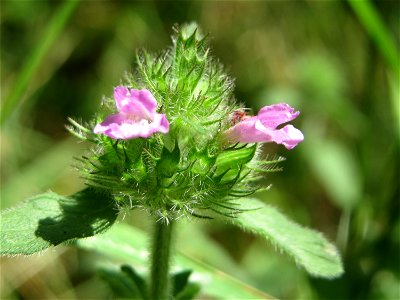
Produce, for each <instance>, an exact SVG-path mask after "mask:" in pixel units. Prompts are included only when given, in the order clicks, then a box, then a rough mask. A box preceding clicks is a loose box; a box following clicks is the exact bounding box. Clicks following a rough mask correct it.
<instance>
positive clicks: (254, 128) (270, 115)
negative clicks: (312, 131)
mask: <svg viewBox="0 0 400 300" xmlns="http://www.w3.org/2000/svg"><path fill="white" fill-rule="evenodd" d="M299 114H300V112H298V111H297V112H295V111H294V109H293V108H292V107H290V106H289V105H287V104H285V103H280V104H274V105H270V106H264V107H263V108H262V109H261V110H260V111H259V113H258V115H257V116H254V117H250V116H246V115H243V113H242V114H241V120H239V122H238V123H237V124H236V125H234V126H232V127H231V128H229V129H228V130H227V131H225V133H224V135H225V137H226V138H227V139H228V140H229V141H230V142H241V143H259V142H264V143H269V142H274V143H277V144H283V145H284V146H285V147H286V148H287V149H289V150H290V149H292V148H294V147H296V145H297V144H298V143H300V142H301V141H303V140H304V135H303V133H302V132H301V131H300V130H298V129H297V128H295V127H294V126H293V125H286V126H284V127H282V128H280V129H277V127H278V126H279V125H281V124H284V123H287V122H289V121H292V120H293V119H295V118H296V117H297V116H298V115H299ZM235 116H236V118H237V114H234V117H235Z"/></svg>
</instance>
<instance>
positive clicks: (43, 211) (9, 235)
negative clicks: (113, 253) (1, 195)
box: [0, 189, 117, 255]
mask: <svg viewBox="0 0 400 300" xmlns="http://www.w3.org/2000/svg"><path fill="white" fill-rule="evenodd" d="M116 217H117V212H116V211H115V210H114V208H113V203H112V201H111V199H110V197H109V196H108V195H105V194H99V193H96V192H94V190H92V189H85V190H83V191H81V192H78V193H76V194H73V195H71V196H60V195H57V194H55V193H53V192H48V193H44V194H40V195H37V196H35V197H33V198H31V199H28V200H26V201H24V202H23V203H22V204H21V205H18V206H16V207H12V208H10V209H7V210H4V211H2V212H1V237H0V254H2V255H4V254H11V255H15V254H32V253H35V252H38V251H41V250H44V249H46V248H49V247H51V246H53V245H54V246H55V245H58V244H60V243H62V242H65V241H68V240H71V239H76V238H84V237H89V236H93V235H95V234H98V233H101V232H104V231H106V230H107V229H108V228H109V227H110V226H111V225H112V224H113V223H114V221H115V219H116Z"/></svg>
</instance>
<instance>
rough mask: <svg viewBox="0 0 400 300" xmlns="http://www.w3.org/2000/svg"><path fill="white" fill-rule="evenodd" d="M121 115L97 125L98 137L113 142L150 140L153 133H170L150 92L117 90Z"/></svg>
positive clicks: (165, 120)
mask: <svg viewBox="0 0 400 300" xmlns="http://www.w3.org/2000/svg"><path fill="white" fill-rule="evenodd" d="M114 99H115V104H116V106H117V109H118V113H117V114H113V115H110V116H108V117H107V118H106V119H105V120H104V121H103V122H101V123H100V124H97V125H96V127H95V128H94V130H93V132H94V133H103V134H105V135H107V136H109V137H111V138H113V139H122V140H128V139H134V138H138V137H142V138H147V137H149V136H151V135H152V134H153V133H156V132H161V133H167V132H168V131H169V122H168V120H167V118H166V116H165V115H164V114H159V113H157V112H156V109H157V100H156V99H155V98H154V96H153V95H152V94H151V93H150V91H148V90H146V89H143V90H135V89H130V90H129V89H127V88H126V87H123V86H117V87H116V88H115V89H114Z"/></svg>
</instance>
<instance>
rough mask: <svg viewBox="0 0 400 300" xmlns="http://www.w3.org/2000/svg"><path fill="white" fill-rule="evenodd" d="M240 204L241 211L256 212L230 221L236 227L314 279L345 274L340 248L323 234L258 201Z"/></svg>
mask: <svg viewBox="0 0 400 300" xmlns="http://www.w3.org/2000/svg"><path fill="white" fill-rule="evenodd" d="M240 203H241V204H242V205H241V207H240V208H241V209H254V210H251V211H246V212H243V213H241V214H238V215H237V218H230V219H229V221H231V222H232V223H233V224H234V225H236V226H239V227H240V228H242V229H243V230H245V231H250V232H252V233H255V234H258V235H260V236H262V237H264V238H265V239H267V240H268V241H269V242H271V243H272V244H273V245H274V246H275V247H276V248H278V249H279V250H281V251H283V252H284V253H286V254H288V255H289V256H291V257H292V258H293V259H294V260H295V262H296V263H297V264H298V265H299V266H302V267H303V268H304V269H305V270H306V271H307V272H308V273H309V274H311V275H313V276H317V277H326V278H334V277H338V276H339V275H341V274H342V273H343V267H342V262H341V259H340V256H339V254H338V251H337V250H336V247H335V246H334V245H333V244H331V243H329V242H328V241H327V240H326V239H325V238H324V237H323V236H322V235H321V234H320V233H318V232H316V231H313V230H310V229H307V228H304V227H302V226H300V225H298V224H296V223H294V222H293V221H291V220H289V219H288V218H287V217H286V216H285V215H283V214H282V213H280V212H279V211H277V210H276V209H275V208H273V207H271V206H267V205H265V204H264V203H263V202H261V201H259V200H257V199H249V198H247V199H241V200H240ZM243 203H245V205H244V204H243ZM256 208H259V209H256Z"/></svg>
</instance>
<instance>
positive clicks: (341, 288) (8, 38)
mask: <svg viewBox="0 0 400 300" xmlns="http://www.w3.org/2000/svg"><path fill="white" fill-rule="evenodd" d="M399 11H400V8H399V3H398V2H396V1H375V2H368V1H354V2H345V1H296V2H295V1H283V2H279V1H204V2H203V1H178V2H174V1H159V2H157V1H112V2H111V1H82V2H77V1H72V2H63V1H57V2H53V1H50V0H49V1H18V0H15V1H7V0H3V1H1V100H2V113H1V121H2V127H1V207H2V209H5V208H7V207H9V206H11V205H13V204H16V203H18V202H19V201H21V200H23V199H24V198H26V197H29V196H31V195H33V194H36V193H40V192H43V191H46V190H49V189H51V190H53V191H55V192H57V193H61V194H70V193H73V192H75V191H78V190H79V189H81V188H82V187H83V183H82V181H81V180H80V178H79V174H78V173H77V172H76V171H75V169H74V168H73V167H71V166H72V165H73V164H74V161H73V158H72V157H73V156H79V155H81V154H83V153H84V150H85V147H86V146H87V145H85V144H83V143H79V142H78V141H77V140H76V139H75V138H72V137H70V136H69V134H68V133H67V132H66V130H65V128H64V125H65V124H66V123H67V117H73V118H75V119H78V120H80V119H83V120H85V119H89V118H90V117H91V116H92V115H93V113H94V112H95V111H96V109H97V107H98V105H99V103H100V101H101V99H102V96H103V95H111V94H112V89H113V87H114V86H115V85H117V84H119V83H120V79H121V78H122V77H123V74H124V72H125V71H131V70H134V56H135V51H136V49H138V48H143V47H145V48H146V49H148V50H149V51H153V52H157V51H160V50H162V49H164V48H166V47H169V46H170V44H171V41H170V35H171V33H172V26H173V25H174V24H176V23H178V24H179V23H183V22H189V21H196V22H197V23H198V24H199V25H200V26H201V28H202V29H203V31H204V32H205V33H208V32H209V33H210V45H211V49H212V54H213V55H214V56H216V57H217V58H219V60H220V61H221V62H222V63H223V64H224V65H225V66H226V67H227V69H228V71H229V73H230V74H231V76H232V77H234V78H236V97H237V99H238V100H239V101H240V102H242V103H244V104H245V105H246V106H247V107H251V108H253V110H254V112H256V111H257V110H258V109H259V108H260V107H262V106H264V105H268V104H272V103H276V102H287V103H289V104H291V105H293V106H294V107H295V108H297V109H299V110H300V111H301V115H300V117H299V118H298V119H296V120H295V121H294V122H293V123H294V124H295V126H296V127H298V128H300V129H301V130H302V131H303V132H304V134H305V141H304V142H303V143H301V144H300V145H299V146H298V147H297V148H295V149H294V150H292V151H290V152H289V151H286V150H285V149H284V147H276V146H274V145H266V147H265V155H268V154H274V153H277V154H278V155H282V156H285V157H286V158H287V160H286V161H285V162H284V163H283V164H282V167H283V168H284V171H283V172H280V173H274V174H271V175H269V177H268V178H266V179H265V180H266V184H270V183H272V185H273V186H272V189H271V190H270V191H268V192H263V193H259V194H258V195H257V196H258V197H260V198H261V199H263V200H264V201H266V202H267V203H271V204H273V205H274V206H276V207H278V208H279V209H280V210H281V211H282V212H284V213H286V214H287V215H289V216H290V217H291V218H292V219H294V220H296V221H297V222H299V223H301V224H304V225H305V226H308V227H312V228H315V229H317V230H319V231H321V232H323V233H324V235H325V236H327V237H328V238H329V239H330V240H331V241H333V242H335V243H336V244H337V245H338V247H339V249H340V251H341V253H342V255H343V260H344V266H345V270H346V273H345V274H344V275H343V276H342V277H341V278H339V279H335V280H321V279H315V278H311V277H309V276H308V275H307V274H306V273H305V272H304V271H302V270H300V269H297V268H296V266H295V264H294V263H293V262H292V261H290V260H289V259H288V258H286V257H283V256H280V255H279V254H277V253H275V252H274V249H273V247H270V246H269V245H267V244H266V243H265V242H264V241H262V240H258V239H257V238H255V237H253V236H251V235H249V234H245V233H243V232H240V231H238V230H236V229H235V228H232V227H229V226H225V225H224V224H219V223H215V222H206V223H205V222H200V221H196V222H194V223H195V224H188V223H186V224H182V225H181V228H180V232H181V234H180V235H179V237H178V238H177V240H176V242H175V244H176V247H179V248H183V249H185V250H186V251H187V252H188V253H191V254H192V255H193V256H195V257H198V258H200V259H202V260H204V261H207V262H209V263H210V264H212V265H214V266H216V267H218V268H219V269H221V270H222V271H225V272H227V273H229V274H231V275H233V276H235V277H238V278H240V279H241V280H243V281H244V282H246V283H248V284H250V285H253V286H254V287H256V288H258V289H260V290H263V291H265V292H266V293H268V294H270V295H273V296H275V297H278V298H281V299H400V291H399V289H400V274H399V269H400V268H399V267H400V266H399V264H400V257H399V256H400V247H399V245H400V222H399V209H400V207H399V124H400V123H399V116H400V111H399V96H400V93H399V50H398V49H399V36H400V35H399V34H400V32H399V28H400V27H399V26H400V23H399V22H400V21H399V20H400V15H399ZM125 222H131V223H132V224H134V225H136V226H138V227H140V228H143V229H144V230H147V229H148V224H147V222H146V216H145V215H143V213H140V212H135V213H133V214H132V215H131V216H127V217H126V219H125ZM193 236H196V242H197V241H202V243H194V241H193V239H191V237H193ZM221 257H222V258H223V259H221ZM96 259H101V258H98V257H97V256H96V255H94V254H92V253H90V252H85V251H82V250H77V249H74V248H68V247H57V248H56V249H54V250H50V251H47V252H44V253H43V254H41V255H35V256H32V257H24V258H3V259H2V260H1V293H0V298H1V299H63V298H64V299H89V298H90V299H106V298H109V296H110V291H109V289H108V287H107V285H106V284H105V283H103V282H102V281H101V280H100V279H99V278H98V276H97V275H96V270H95V268H94V267H93V266H94V263H93V262H94V261H95V260H96Z"/></svg>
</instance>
